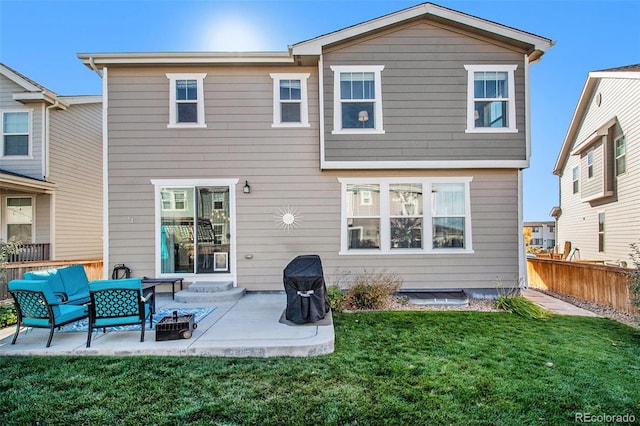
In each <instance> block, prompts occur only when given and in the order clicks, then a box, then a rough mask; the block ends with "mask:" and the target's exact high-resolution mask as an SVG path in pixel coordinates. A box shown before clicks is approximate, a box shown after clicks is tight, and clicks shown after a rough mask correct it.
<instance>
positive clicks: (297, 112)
mask: <svg viewBox="0 0 640 426" xmlns="http://www.w3.org/2000/svg"><path fill="white" fill-rule="evenodd" d="M271 78H272V79H273V124H272V127H309V103H308V100H307V79H308V78H309V74H275V73H273V74H271Z"/></svg>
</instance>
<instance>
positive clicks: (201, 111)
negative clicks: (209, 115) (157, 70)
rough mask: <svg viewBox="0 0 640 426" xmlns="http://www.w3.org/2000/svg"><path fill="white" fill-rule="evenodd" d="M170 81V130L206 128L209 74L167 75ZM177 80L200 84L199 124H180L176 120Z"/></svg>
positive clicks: (168, 125)
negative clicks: (193, 81) (206, 78)
mask: <svg viewBox="0 0 640 426" xmlns="http://www.w3.org/2000/svg"><path fill="white" fill-rule="evenodd" d="M166 75H167V78H168V79H169V124H167V128H169V129H184V128H191V129H193V128H196V129H201V128H206V127H207V124H206V122H205V117H204V78H205V77H206V76H207V74H173V73H167V74H166ZM176 80H196V81H197V82H198V107H197V108H198V122H197V123H178V122H177V121H176V120H177V119H178V116H177V114H176Z"/></svg>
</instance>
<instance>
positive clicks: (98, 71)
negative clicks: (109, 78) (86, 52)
mask: <svg viewBox="0 0 640 426" xmlns="http://www.w3.org/2000/svg"><path fill="white" fill-rule="evenodd" d="M89 66H90V67H91V69H92V70H94V71H95V72H96V74H98V76H99V77H100V78H102V71H100V70H99V69H98V67H97V66H96V63H95V62H94V60H93V56H91V57H90V58H89Z"/></svg>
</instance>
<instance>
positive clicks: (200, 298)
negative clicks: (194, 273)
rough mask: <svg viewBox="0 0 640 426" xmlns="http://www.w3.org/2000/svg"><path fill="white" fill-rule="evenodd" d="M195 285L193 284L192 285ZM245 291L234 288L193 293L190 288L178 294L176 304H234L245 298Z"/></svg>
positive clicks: (240, 288)
mask: <svg viewBox="0 0 640 426" xmlns="http://www.w3.org/2000/svg"><path fill="white" fill-rule="evenodd" d="M192 285H193V284H192ZM245 291H246V290H245V289H244V288H242V287H232V288H231V289H229V290H225V291H210V292H206V291H191V290H190V288H188V289H185V290H181V291H178V292H176V298H175V301H176V302H181V303H202V304H216V303H222V302H233V301H236V300H239V299H241V298H242V296H244V293H245Z"/></svg>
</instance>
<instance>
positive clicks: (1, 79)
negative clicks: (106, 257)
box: [0, 64, 103, 260]
mask: <svg viewBox="0 0 640 426" xmlns="http://www.w3.org/2000/svg"><path fill="white" fill-rule="evenodd" d="M0 115H1V117H0V126H1V131H2V141H1V144H0V203H1V206H2V207H1V210H0V218H1V219H0V225H1V226H0V240H2V241H7V240H8V239H9V238H11V237H15V238H16V239H17V240H20V241H22V242H23V243H25V244H27V246H26V249H25V250H27V251H28V252H29V257H32V258H34V259H44V260H69V259H92V258H102V246H103V241H102V230H103V221H102V212H103V209H102V99H101V97H100V96H59V95H57V94H56V93H54V92H52V91H50V90H48V89H47V88H45V87H43V86H41V85H40V84H38V83H36V82H34V81H32V80H30V79H29V78H27V77H25V76H23V75H22V74H20V73H19V72H17V71H15V70H13V69H11V68H9V67H8V66H6V65H3V64H0ZM25 253H26V252H25ZM19 259H21V258H19Z"/></svg>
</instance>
